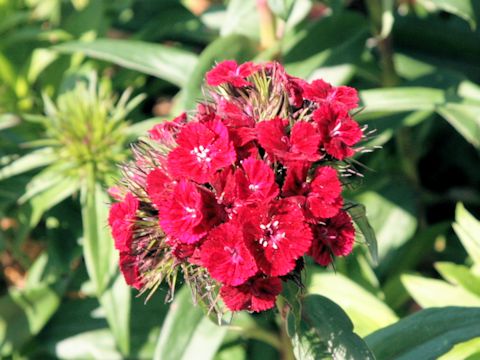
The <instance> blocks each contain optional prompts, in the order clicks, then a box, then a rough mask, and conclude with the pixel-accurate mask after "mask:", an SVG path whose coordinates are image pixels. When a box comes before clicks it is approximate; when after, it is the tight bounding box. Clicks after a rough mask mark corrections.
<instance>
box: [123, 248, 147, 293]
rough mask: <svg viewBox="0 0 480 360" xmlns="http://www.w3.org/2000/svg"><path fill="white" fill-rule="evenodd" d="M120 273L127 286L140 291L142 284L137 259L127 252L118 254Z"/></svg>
mask: <svg viewBox="0 0 480 360" xmlns="http://www.w3.org/2000/svg"><path fill="white" fill-rule="evenodd" d="M119 263H120V271H121V272H122V274H123V278H124V279H125V282H126V283H127V285H130V286H133V287H134V288H135V289H137V290H138V289H140V288H141V287H142V286H143V282H142V280H141V277H140V271H139V268H138V259H137V258H136V257H135V256H134V255H131V254H130V253H128V252H120V261H119Z"/></svg>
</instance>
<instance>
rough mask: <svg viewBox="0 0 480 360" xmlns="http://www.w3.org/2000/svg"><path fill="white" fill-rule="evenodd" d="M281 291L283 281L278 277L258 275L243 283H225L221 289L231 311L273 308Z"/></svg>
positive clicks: (256, 310) (221, 293)
mask: <svg viewBox="0 0 480 360" xmlns="http://www.w3.org/2000/svg"><path fill="white" fill-rule="evenodd" d="M281 292H282V281H281V280H280V279H279V278H276V277H268V278H263V277H256V278H253V279H251V280H249V281H248V282H247V283H245V284H243V285H240V286H236V287H235V286H229V285H224V286H222V288H221V289H220V295H221V296H222V299H223V301H224V302H225V304H226V305H227V307H228V308H229V309H230V310H231V311H240V310H248V311H255V312H259V311H264V310H268V309H271V308H272V307H273V306H274V305H275V300H276V298H277V296H278V295H279V294H280V293H281Z"/></svg>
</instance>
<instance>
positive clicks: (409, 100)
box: [358, 87, 445, 119]
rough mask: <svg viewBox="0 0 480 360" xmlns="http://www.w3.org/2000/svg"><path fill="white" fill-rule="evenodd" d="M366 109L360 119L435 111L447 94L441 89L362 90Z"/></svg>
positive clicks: (361, 96) (361, 97) (362, 103)
mask: <svg viewBox="0 0 480 360" xmlns="http://www.w3.org/2000/svg"><path fill="white" fill-rule="evenodd" d="M359 95H360V100H361V105H362V106H364V107H365V109H364V110H363V111H362V112H361V113H360V114H359V116H358V119H364V117H366V115H369V114H371V113H376V112H381V113H387V114H388V113H396V112H403V111H413V110H435V108H436V106H437V105H442V104H444V103H445V93H444V91H443V90H440V89H433V88H425V87H404V88H401V87H399V88H387V89H372V90H362V91H360V93H359Z"/></svg>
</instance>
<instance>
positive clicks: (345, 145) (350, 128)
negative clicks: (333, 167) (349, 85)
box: [313, 105, 363, 160]
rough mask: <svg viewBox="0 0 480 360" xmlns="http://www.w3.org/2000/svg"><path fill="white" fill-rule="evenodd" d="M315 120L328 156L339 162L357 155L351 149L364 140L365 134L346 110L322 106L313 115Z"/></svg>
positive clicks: (334, 106)
mask: <svg viewBox="0 0 480 360" xmlns="http://www.w3.org/2000/svg"><path fill="white" fill-rule="evenodd" d="M313 119H314V120H315V121H316V123H317V125H318V130H319V132H320V134H321V136H322V143H323V147H324V148H325V151H326V152H327V153H328V154H330V155H332V156H333V157H335V158H337V159H338V160H343V159H345V158H346V157H349V156H352V155H353V154H355V151H354V150H353V149H352V148H351V147H352V146H353V145H355V144H356V143H357V142H359V141H360V140H361V139H362V136H363V133H362V130H361V129H360V126H358V123H357V122H356V121H354V120H353V119H352V118H351V117H350V116H349V115H348V113H347V111H346V110H345V109H344V108H342V107H340V106H336V105H322V106H321V107H320V108H318V109H317V110H315V112H314V113H313Z"/></svg>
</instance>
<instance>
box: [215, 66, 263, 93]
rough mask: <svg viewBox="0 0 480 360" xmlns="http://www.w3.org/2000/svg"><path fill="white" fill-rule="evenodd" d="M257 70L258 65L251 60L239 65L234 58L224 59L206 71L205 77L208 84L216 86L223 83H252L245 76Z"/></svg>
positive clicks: (236, 84)
mask: <svg viewBox="0 0 480 360" xmlns="http://www.w3.org/2000/svg"><path fill="white" fill-rule="evenodd" d="M257 70H258V67H257V66H256V65H255V64H253V63H252V62H246V63H243V64H241V65H240V66H239V65H238V64H237V62H236V61H235V60H225V61H222V62H221V63H218V64H217V66H215V67H214V68H213V69H212V70H210V71H209V72H207V74H206V79H207V83H208V85H211V86H218V85H222V84H224V83H228V84H231V85H233V86H235V87H243V86H249V85H252V84H251V83H250V82H248V81H246V80H245V78H246V77H248V76H250V75H252V74H253V73H254V72H256V71H257Z"/></svg>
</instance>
